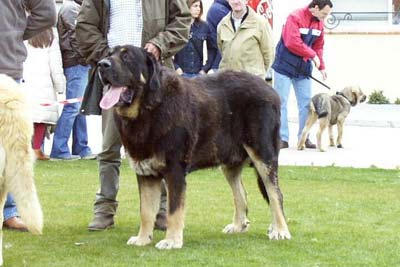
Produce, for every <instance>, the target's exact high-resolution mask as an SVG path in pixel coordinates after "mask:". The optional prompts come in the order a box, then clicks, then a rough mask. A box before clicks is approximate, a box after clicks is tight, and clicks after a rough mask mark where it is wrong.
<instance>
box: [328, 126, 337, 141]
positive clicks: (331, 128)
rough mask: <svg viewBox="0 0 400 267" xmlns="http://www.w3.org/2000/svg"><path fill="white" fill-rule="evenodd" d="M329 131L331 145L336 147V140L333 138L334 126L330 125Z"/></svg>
mask: <svg viewBox="0 0 400 267" xmlns="http://www.w3.org/2000/svg"><path fill="white" fill-rule="evenodd" d="M328 129H329V145H330V146H335V138H334V136H333V126H332V125H331V124H329V126H328Z"/></svg>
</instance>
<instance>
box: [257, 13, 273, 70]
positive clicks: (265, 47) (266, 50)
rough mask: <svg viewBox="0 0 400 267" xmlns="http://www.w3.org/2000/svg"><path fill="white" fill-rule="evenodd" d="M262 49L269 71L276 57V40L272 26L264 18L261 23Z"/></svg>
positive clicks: (265, 64)
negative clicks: (274, 39)
mask: <svg viewBox="0 0 400 267" xmlns="http://www.w3.org/2000/svg"><path fill="white" fill-rule="evenodd" d="M260 49H261V53H262V55H263V58H264V66H265V71H267V70H268V69H269V67H271V65H272V61H273V59H274V41H273V37H272V29H271V26H270V25H269V23H268V21H267V20H266V19H264V18H263V21H262V23H261V40H260Z"/></svg>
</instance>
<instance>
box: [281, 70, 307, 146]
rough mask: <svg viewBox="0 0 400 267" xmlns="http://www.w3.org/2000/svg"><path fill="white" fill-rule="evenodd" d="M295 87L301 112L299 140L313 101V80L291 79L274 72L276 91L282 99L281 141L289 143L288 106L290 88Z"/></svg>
mask: <svg viewBox="0 0 400 267" xmlns="http://www.w3.org/2000/svg"><path fill="white" fill-rule="evenodd" d="M291 85H293V88H294V92H295V95H296V100H297V108H298V110H299V131H298V133H297V138H298V139H300V137H301V132H302V131H303V128H304V125H305V124H306V121H307V117H308V106H309V104H310V101H311V80H310V79H309V78H289V77H288V76H286V75H283V74H280V73H278V72H276V71H274V89H275V91H277V92H278V94H279V97H280V98H281V131H280V132H281V140H283V141H286V142H289V123H288V114H287V104H288V98H289V93H290V86H291Z"/></svg>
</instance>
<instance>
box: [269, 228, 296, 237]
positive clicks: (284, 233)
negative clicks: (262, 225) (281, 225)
mask: <svg viewBox="0 0 400 267" xmlns="http://www.w3.org/2000/svg"><path fill="white" fill-rule="evenodd" d="M285 228H286V227H285ZM268 237H269V239H271V240H281V239H291V238H292V236H291V235H290V232H289V230H288V229H287V228H286V229H278V228H277V227H274V226H272V225H271V226H270V227H269V229H268Z"/></svg>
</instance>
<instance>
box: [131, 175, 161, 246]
mask: <svg viewBox="0 0 400 267" xmlns="http://www.w3.org/2000/svg"><path fill="white" fill-rule="evenodd" d="M136 176H137V180H138V185H139V194H140V229H139V233H138V235H137V236H132V237H131V238H129V240H128V242H127V244H128V245H136V246H145V245H148V244H149V243H151V241H152V239H153V228H154V222H155V220H156V214H157V211H158V208H159V206H160V196H161V179H159V178H156V177H152V176H141V175H138V174H136Z"/></svg>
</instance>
